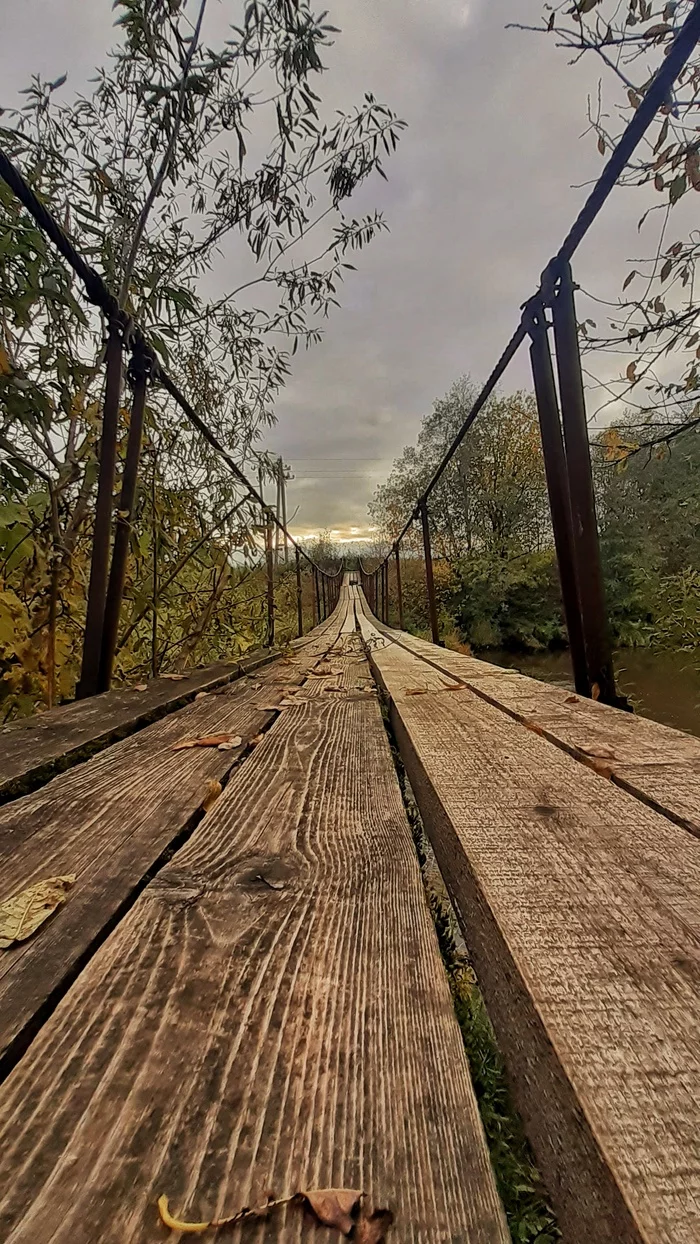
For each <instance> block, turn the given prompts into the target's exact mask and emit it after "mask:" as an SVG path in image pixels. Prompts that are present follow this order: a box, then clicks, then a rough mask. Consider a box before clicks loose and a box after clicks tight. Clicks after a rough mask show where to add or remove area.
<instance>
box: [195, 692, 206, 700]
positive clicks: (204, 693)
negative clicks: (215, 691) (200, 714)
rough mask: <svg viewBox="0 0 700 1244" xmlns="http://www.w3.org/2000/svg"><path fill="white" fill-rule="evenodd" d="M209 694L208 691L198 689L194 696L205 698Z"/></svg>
mask: <svg viewBox="0 0 700 1244" xmlns="http://www.w3.org/2000/svg"><path fill="white" fill-rule="evenodd" d="M208 695H209V692H208V691H198V692H197V694H196V696H195V697H194V698H195V700H203V699H205V697H206V696H208Z"/></svg>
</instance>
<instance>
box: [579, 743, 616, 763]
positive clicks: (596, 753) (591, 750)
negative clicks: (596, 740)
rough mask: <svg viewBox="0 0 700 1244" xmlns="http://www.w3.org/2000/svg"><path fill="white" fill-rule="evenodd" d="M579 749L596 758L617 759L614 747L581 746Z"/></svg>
mask: <svg viewBox="0 0 700 1244" xmlns="http://www.w3.org/2000/svg"><path fill="white" fill-rule="evenodd" d="M579 751H580V752H583V753H584V755H585V756H591V757H592V758H593V759H594V760H617V756H616V755H615V753H614V751H613V749H612V747H605V746H603V747H579Z"/></svg>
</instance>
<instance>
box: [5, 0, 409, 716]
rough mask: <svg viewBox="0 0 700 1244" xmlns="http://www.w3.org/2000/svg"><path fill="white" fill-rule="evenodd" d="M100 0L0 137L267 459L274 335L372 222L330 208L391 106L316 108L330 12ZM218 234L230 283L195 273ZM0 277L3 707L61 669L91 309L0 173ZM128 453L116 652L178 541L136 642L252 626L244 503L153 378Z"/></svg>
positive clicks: (321, 293)
mask: <svg viewBox="0 0 700 1244" xmlns="http://www.w3.org/2000/svg"><path fill="white" fill-rule="evenodd" d="M105 2H106V0H105ZM114 7H115V9H116V13H117V21H116V24H117V29H118V32H119V42H118V43H117V46H116V47H115V48H114V49H113V50H112V52H111V53H110V56H109V59H108V61H107V67H106V68H102V69H99V70H98V71H97V76H96V78H95V79H94V81H93V84H92V88H91V91H90V93H88V94H87V95H84V96H80V95H79V96H77V97H74V98H70V97H68V95H67V94H66V87H65V81H66V76H65V75H62V76H61V77H60V78H57V79H56V80H55V81H53V82H45V81H43V80H41V79H39V78H34V79H33V80H32V82H31V84H30V86H29V88H28V89H27V91H26V92H25V101H26V102H25V106H24V107H23V109H22V110H21V111H19V112H10V113H7V112H6V113H5V114H4V115H3V116H2V123H1V124H0V142H2V145H3V148H4V149H5V150H6V151H7V152H8V154H9V155H10V156H11V157H12V158H13V159H14V160H15V161H16V162H17V163H18V164H19V165H20V167H21V169H22V172H23V173H24V176H25V177H26V178H27V180H28V181H29V182H30V184H31V185H32V186H33V188H34V189H35V191H36V192H37V193H38V194H39V196H40V197H41V198H42V200H43V201H44V202H45V203H46V204H47V205H48V207H49V208H50V209H51V210H52V211H53V212H54V214H55V215H56V216H57V217H58V219H59V220H60V221H61V223H62V224H63V225H64V228H65V229H66V230H67V231H68V232H69V234H70V236H71V237H72V239H73V240H74V242H75V244H76V245H77V247H78V249H79V250H80V251H81V253H82V254H83V255H84V256H85V257H86V258H87V260H88V261H89V262H90V263H91V264H92V265H93V266H94V267H95V268H97V269H98V270H99V271H100V272H101V273H103V274H104V276H105V279H106V280H107V283H108V285H109V286H110V287H111V288H112V289H113V290H114V291H115V292H117V291H118V294H119V301H120V304H121V306H122V307H123V308H124V309H125V310H126V312H128V313H129V314H130V315H135V316H136V317H137V318H138V321H139V323H140V324H141V326H142V327H143V328H144V329H145V330H146V332H147V335H148V337H149V339H150V340H151V341H152V343H153V344H154V346H155V348H156V350H157V352H158V354H159V356H160V358H161V359H162V360H163V362H164V363H165V364H166V365H167V366H168V369H169V370H170V372H171V373H172V374H173V377H174V379H175V380H176V382H177V383H178V384H179V385H180V386H181V388H183V389H184V391H185V392H186V393H187V395H188V397H189V398H190V400H191V401H192V402H193V404H194V405H195V407H196V408H197V409H198V410H199V411H200V412H201V414H202V415H203V417H204V418H205V419H206V421H207V422H208V423H209V425H210V426H212V427H213V429H214V431H215V432H216V433H217V435H218V436H219V438H220V440H222V441H223V443H224V444H225V445H226V446H227V447H228V448H229V450H230V451H231V452H232V453H233V454H234V455H235V457H236V458H237V460H238V461H239V462H240V463H241V464H242V465H243V466H246V467H248V469H250V468H251V467H253V468H257V466H258V465H260V466H261V469H262V470H263V473H264V474H265V473H267V474H269V473H270V470H271V468H270V465H269V463H268V462H267V459H266V456H265V455H261V454H260V453H259V451H258V450H257V449H256V442H257V441H258V439H259V437H260V436H261V433H262V431H263V430H264V429H265V428H266V427H268V426H269V425H270V424H271V423H272V422H273V404H274V400H275V397H276V395H277V393H278V392H279V389H280V387H281V385H282V384H283V383H284V381H285V379H286V377H287V375H288V373H289V370H290V366H291V359H292V356H293V354H294V353H295V351H296V350H297V348H298V346H299V345H304V346H308V345H310V344H313V343H314V342H316V341H318V340H319V339H320V336H321V333H322V325H323V321H324V319H325V317H326V316H327V315H328V314H329V312H330V310H331V309H332V308H333V307H334V306H335V305H336V304H337V298H338V288H339V284H340V282H341V281H342V279H343V276H344V274H345V273H346V272H347V271H348V269H350V268H351V267H352V264H351V263H350V262H349V259H350V256H351V253H352V252H355V251H357V250H359V249H361V248H362V247H364V246H365V245H366V244H367V243H368V242H369V241H371V240H372V238H373V237H375V236H376V235H377V233H378V232H380V231H381V230H382V229H383V228H384V222H383V220H382V218H381V216H380V215H378V214H376V213H371V214H369V215H365V216H362V217H358V218H353V217H351V216H348V215H346V214H345V208H346V205H347V203H348V201H349V198H350V196H351V195H352V193H353V191H354V190H355V189H356V188H357V187H358V186H360V185H361V184H363V183H364V182H365V181H366V180H367V178H368V177H370V176H371V175H372V174H373V173H380V174H382V175H383V170H382V158H383V157H384V155H387V154H390V153H391V152H392V151H393V149H394V148H395V146H396V143H397V140H398V136H399V134H400V131H401V128H402V122H400V121H398V120H397V118H396V117H395V116H394V115H393V113H392V112H391V111H390V109H388V108H387V107H386V106H385V105H383V104H381V103H379V102H378V101H377V100H375V98H374V97H373V96H372V95H370V94H368V95H366V96H365V98H364V99H363V100H362V101H361V102H360V103H359V104H358V105H357V106H354V107H351V108H350V109H347V110H342V109H340V110H337V111H335V112H334V113H333V115H332V118H331V119H330V120H328V121H326V120H324V117H323V103H322V100H321V97H320V95H319V94H318V93H317V90H316V87H317V84H318V82H319V81H320V76H321V73H322V71H323V68H324V67H323V63H322V59H321V58H322V56H323V54H324V51H325V50H326V49H327V48H328V47H329V46H330V44H331V42H332V39H333V37H334V36H335V34H336V33H337V32H336V30H335V28H334V27H332V26H330V25H329V24H328V23H327V22H326V20H325V15H323V14H322V15H317V14H316V13H314V11H313V10H312V9H311V7H310V5H309V3H308V0H252V2H251V3H249V4H247V5H245V6H243V4H241V3H238V2H236V3H233V4H229V5H228V8H229V11H230V13H231V15H232V17H233V25H232V26H231V27H230V29H228V30H227V31H226V32H225V35H223V36H221V35H218V36H217V34H216V28H217V27H216V24H213V25H211V27H210V25H209V24H208V23H209V22H210V20H211V14H210V12H209V11H208V8H207V0H196V3H195V4H190V5H189V6H186V5H184V4H172V3H170V0H116V3H115V6H114ZM210 36H211V37H210ZM312 231H313V232H312ZM222 257H224V258H225V260H226V267H227V270H230V271H235V272H236V274H237V281H238V284H237V286H236V287H235V288H233V289H230V288H229V289H223V290H222V289H219V291H218V293H217V295H216V296H211V291H212V290H216V289H217V286H218V285H220V276H219V273H220V271H221V260H222ZM0 287H1V288H2V316H0V506H2V509H1V510H0V557H1V558H2V561H1V562H0V592H1V593H2V594H3V596H2V599H3V601H4V612H3V614H2V619H3V620H2V621H0V627H2V628H3V629H2V630H0V644H1V645H2V647H0V677H1V678H2V680H3V682H2V686H3V689H4V699H5V701H6V706H5V711H9V712H13V711H22V712H25V711H28V710H29V709H30V708H31V706H32V705H33V704H34V703H35V702H36V701H44V702H47V701H48V702H51V700H52V699H53V698H55V697H58V698H62V697H64V696H66V695H70V694H71V692H72V689H73V686H74V682H75V676H76V671H77V657H78V653H79V649H80V643H81V631H82V626H83V620H84V613H85V593H86V585H87V581H88V577H89V548H90V538H91V522H92V513H93V509H94V496H95V487H96V479H97V450H98V440H99V434H100V421H101V401H102V384H103V368H102V363H103V358H104V349H103V341H104V333H105V325H104V323H103V321H102V318H101V316H100V315H98V314H97V313H96V312H95V311H94V310H91V309H87V310H86V309H85V308H86V303H85V301H84V296H83V290H82V287H81V286H80V285H79V283H78V282H77V281H76V279H75V278H74V277H73V276H72V274H71V273H70V272H69V271H67V270H66V268H65V267H64V265H63V263H62V262H58V261H57V259H56V257H55V255H54V253H53V250H52V248H51V246H50V244H49V243H47V242H46V240H45V239H44V238H43V236H42V234H41V232H40V231H39V230H38V229H37V228H36V227H35V226H34V224H33V223H32V221H31V220H30V218H29V217H28V216H27V215H26V213H25V212H24V210H23V209H22V208H21V207H20V206H19V204H18V203H17V201H16V200H15V199H14V197H13V195H12V194H11V192H10V191H9V189H8V188H7V187H6V186H5V185H4V183H2V184H0ZM205 288H206V291H207V292H206V293H205ZM127 406H128V403H126V402H125V408H124V409H123V410H122V411H121V412H120V444H119V461H120V463H121V462H123V454H124V449H125V439H126V431H127V428H128V409H127ZM143 466H144V470H143V471H142V479H141V486H140V492H139V496H138V498H137V512H136V516H135V522H134V528H133V533H132V547H131V554H132V559H131V564H130V568H129V579H128V583H127V619H126V626H127V629H128V628H129V627H130V626H132V625H133V627H134V629H133V630H131V632H130V638H129V642H128V644H127V645H126V646H124V645H122V649H121V653H120V664H119V673H120V674H122V675H126V674H131V673H132V672H135V671H137V670H143V669H144V668H146V666H147V657H148V650H149V647H150V646H152V636H151V635H150V621H149V610H146V613H145V614H144V608H145V602H146V598H147V597H148V596H149V593H150V594H151V596H152V590H153V582H154V573H155V574H156V577H160V581H161V583H162V582H163V581H164V580H167V579H169V576H170V575H171V573H172V571H173V569H174V567H175V566H176V565H177V564H178V563H179V562H183V559H187V560H186V561H184V563H183V568H182V569H181V571H180V572H179V573H178V575H177V578H176V580H174V581H173V582H172V583H168V586H167V589H164V590H163V591H161V595H160V599H159V601H158V613H159V623H158V625H159V628H160V629H161V630H162V633H163V634H165V633H167V635H168V640H167V647H166V648H165V650H164V651H162V652H161V651H160V649H158V651H156V654H155V662H156V664H157V662H158V660H166V661H169V660H177V661H180V660H183V659H188V660H200V659H205V658H206V655H207V653H209V654H210V655H213V654H214V653H218V652H219V651H220V650H221V649H222V648H225V647H226V645H227V644H228V645H233V651H237V650H238V648H239V647H240V645H246V644H248V643H249V642H252V635H253V630H254V627H253V629H251V626H252V624H251V625H248V623H247V621H246V619H247V617H248V613H249V610H250V608H252V606H251V605H250V604H249V603H248V601H247V597H246V591H247V589H244V588H243V586H242V584H243V582H244V581H245V582H247V581H248V580H247V579H246V580H242V579H241V572H240V571H239V570H238V569H237V568H236V567H237V566H238V564H239V563H241V564H242V565H243V567H244V568H245V567H247V569H246V570H245V574H246V575H247V574H248V570H249V569H250V565H249V563H250V562H251V560H252V559H253V557H254V556H255V549H256V545H259V543H260V541H259V536H258V535H256V531H255V527H256V524H257V522H258V521H259V516H258V515H256V513H255V511H254V509H253V507H251V506H249V505H248V504H243V505H239V506H238V508H237V509H235V507H236V505H237V504H238V500H239V498H240V488H239V486H238V485H237V484H236V481H235V480H234V479H233V478H232V477H231V475H230V473H229V472H228V471H227V469H226V468H224V467H223V465H222V464H221V462H220V461H219V460H218V459H217V456H216V454H215V452H214V451H212V450H211V449H210V448H209V447H208V446H207V445H206V444H205V443H204V442H202V441H201V440H200V439H199V438H198V436H197V435H196V434H195V433H194V432H193V430H192V428H191V427H190V425H189V424H188V423H187V422H186V421H185V420H184V418H183V417H182V416H181V415H180V414H179V413H178V412H177V411H176V410H173V409H172V408H171V406H169V405H168V403H167V402H166V401H165V400H164V397H163V395H162V394H161V393H159V392H158V390H157V389H151V390H150V391H149V400H148V405H147V412H146V435H145V445H144V454H143ZM151 494H152V495H151ZM229 514H230V515H232V517H231V518H230V519H225V518H224V517H223V516H226V515H229ZM207 532H210V533H211V534H210V536H207ZM236 592H238V593H239V595H240V599H241V601H242V604H241V611H240V612H239V614H238V615H235V614H234V613H232V612H231V608H232V606H233V604H234V596H232V593H233V594H234V595H235V593H236ZM241 593H242V595H241ZM238 599H239V597H238V596H235V600H238ZM227 610H228V612H227ZM129 614H130V618H129ZM54 615H55V616H56V622H55V624H54V623H53V622H52V620H51V619H52V618H53V617H54ZM8 619H12V625H13V634H12V637H11V638H8V636H7V629H8ZM203 623H204V626H203ZM210 624H211V626H212V627H213V628H214V629H213V631H212V630H210V629H209V626H210ZM205 634H206V635H209V636H210V638H211V645H210V646H209V647H208V646H207V641H206V639H205V638H204V636H205ZM156 648H158V644H156ZM54 649H55V664H56V669H57V671H58V674H57V682H56V685H55V687H54V685H53V681H54V680H53V674H52V672H51V671H52V667H53V663H54V657H53V656H52V655H51V654H52V653H53V652H54ZM228 650H231V648H230V647H229V649H228ZM151 655H152V654H151Z"/></svg>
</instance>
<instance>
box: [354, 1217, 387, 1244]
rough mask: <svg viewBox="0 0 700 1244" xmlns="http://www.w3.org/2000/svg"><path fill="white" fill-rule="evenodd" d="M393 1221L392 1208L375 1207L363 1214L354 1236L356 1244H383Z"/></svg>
mask: <svg viewBox="0 0 700 1244" xmlns="http://www.w3.org/2000/svg"><path fill="white" fill-rule="evenodd" d="M393 1221H394V1215H393V1214H392V1212H391V1210H390V1209H374V1210H372V1213H371V1214H363V1215H362V1217H361V1218H360V1221H359V1222H358V1224H357V1227H356V1228H355V1233H354V1235H353V1237H352V1238H353V1240H355V1241H356V1244H382V1241H383V1240H384V1239H385V1238H386V1233H387V1231H388V1230H389V1227H390V1226H391V1224H392V1222H393Z"/></svg>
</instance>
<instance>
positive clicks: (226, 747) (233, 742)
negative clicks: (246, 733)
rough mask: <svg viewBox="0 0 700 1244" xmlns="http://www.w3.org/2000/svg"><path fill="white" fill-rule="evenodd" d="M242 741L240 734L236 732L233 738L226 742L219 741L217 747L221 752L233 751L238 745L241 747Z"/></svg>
mask: <svg viewBox="0 0 700 1244" xmlns="http://www.w3.org/2000/svg"><path fill="white" fill-rule="evenodd" d="M242 743H243V739H242V738H241V736H240V734H234V735H233V738H230V739H227V740H226V742H225V743H218V744H217V747H218V750H219V751H220V752H232V751H235V749H236V748H237V747H240V746H241V745H242Z"/></svg>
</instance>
